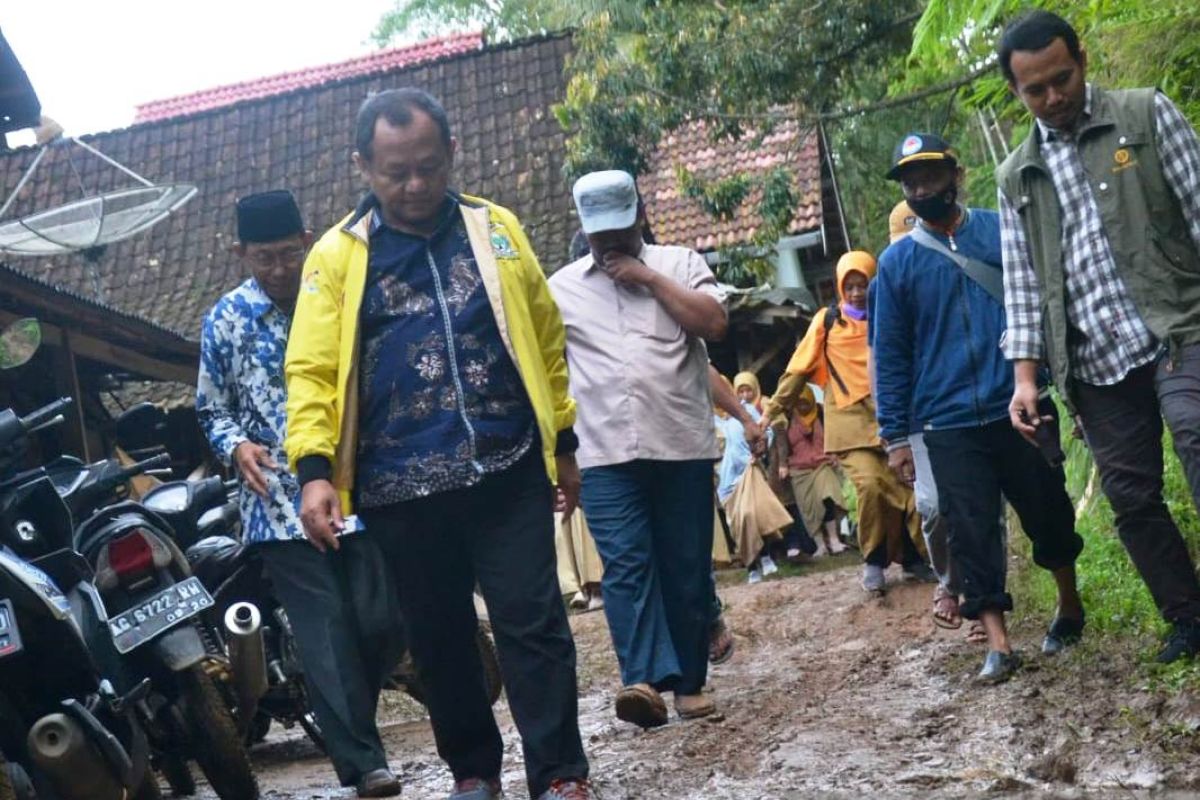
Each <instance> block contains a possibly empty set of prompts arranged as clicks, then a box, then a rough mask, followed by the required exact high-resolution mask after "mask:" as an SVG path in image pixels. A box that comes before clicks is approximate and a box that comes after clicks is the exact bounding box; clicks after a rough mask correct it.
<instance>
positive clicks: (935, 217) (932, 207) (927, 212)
mask: <svg viewBox="0 0 1200 800" xmlns="http://www.w3.org/2000/svg"><path fill="white" fill-rule="evenodd" d="M957 205H958V186H957V185H955V184H953V183H952V184H950V187H949V188H948V189H946V191H944V192H942V193H941V194H935V195H930V196H929V197H922V198H921V199H920V200H917V199H915V198H911V197H910V198H908V207H909V208H911V209H912V210H913V213H914V214H916V215H917V216H918V217H920V218H921V219H923V220H925V221H926V222H941V221H942V220H945V219H946V218H947V217H949V216H950V215H951V214H952V213H954V209H955V207H956V206H957Z"/></svg>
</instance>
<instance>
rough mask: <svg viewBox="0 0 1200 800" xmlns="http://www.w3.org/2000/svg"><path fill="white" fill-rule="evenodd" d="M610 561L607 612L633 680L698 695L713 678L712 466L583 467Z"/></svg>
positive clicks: (592, 518) (591, 522)
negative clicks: (710, 642) (710, 654)
mask: <svg viewBox="0 0 1200 800" xmlns="http://www.w3.org/2000/svg"><path fill="white" fill-rule="evenodd" d="M583 510H584V513H585V514H586V515H587V520H588V527H589V528H590V529H591V531H592V538H593V539H594V540H595V541H596V550H597V551H598V552H599V553H600V560H601V561H603V562H604V582H603V588H604V612H605V614H606V615H607V617H608V626H609V630H610V632H611V635H612V640H613V649H615V650H616V651H617V660H618V662H619V663H620V666H621V680H622V682H623V683H624V684H625V685H626V686H628V685H631V684H635V683H648V684H650V685H651V686H653V687H655V688H656V689H659V690H664V691H665V690H671V691H675V692H676V693H678V694H698V693H699V692H700V690H701V688H703V686H704V684H705V682H706V680H707V677H708V630H709V625H710V623H711V622H712V617H713V609H714V602H719V601H716V599H715V598H716V591H715V587H714V584H713V578H712V535H713V517H712V515H713V505H712V462H711V461H645V460H641V461H630V462H628V463H625V464H615V465H612V466H604V467H592V468H589V469H585V470H584V471H583Z"/></svg>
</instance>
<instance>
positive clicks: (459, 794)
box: [450, 778, 504, 800]
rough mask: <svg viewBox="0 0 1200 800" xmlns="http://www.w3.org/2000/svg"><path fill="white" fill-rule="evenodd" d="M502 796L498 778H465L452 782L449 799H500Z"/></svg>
mask: <svg viewBox="0 0 1200 800" xmlns="http://www.w3.org/2000/svg"><path fill="white" fill-rule="evenodd" d="M503 796H504V792H503V791H501V789H500V779H499V778H491V779H489V780H484V779H483V778H467V779H466V780H462V781H458V782H457V783H455V784H454V791H453V792H451V793H450V800H500V798H501V797H503Z"/></svg>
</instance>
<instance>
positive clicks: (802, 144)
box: [638, 122, 821, 250]
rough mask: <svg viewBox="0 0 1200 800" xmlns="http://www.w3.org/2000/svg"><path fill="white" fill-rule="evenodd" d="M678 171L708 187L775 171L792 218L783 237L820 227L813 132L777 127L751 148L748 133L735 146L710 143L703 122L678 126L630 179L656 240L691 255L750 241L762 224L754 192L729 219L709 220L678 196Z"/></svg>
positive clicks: (694, 203) (691, 202)
mask: <svg viewBox="0 0 1200 800" xmlns="http://www.w3.org/2000/svg"><path fill="white" fill-rule="evenodd" d="M678 166H683V167H686V168H687V169H688V170H689V171H690V172H691V173H693V174H694V175H695V176H696V177H697V178H700V179H701V180H703V181H706V182H714V181H719V180H723V179H726V178H731V177H733V176H735V175H737V174H739V173H744V174H746V175H748V176H750V177H761V176H763V175H764V174H765V173H767V172H769V171H770V170H772V169H774V168H776V167H778V166H783V167H786V168H787V169H788V170H790V171H791V173H792V174H793V176H794V178H795V184H794V186H793V190H794V191H795V192H796V194H797V204H796V211H795V214H794V215H793V216H792V220H791V224H790V225H789V226H788V233H789V234H797V233H804V232H805V231H812V230H817V229H818V228H820V226H821V155H820V145H819V142H818V137H817V135H816V132H815V131H812V130H810V129H807V128H806V129H801V128H800V127H799V126H798V125H797V124H796V123H794V122H788V123H782V124H780V125H779V126H778V127H777V128H776V129H775V130H773V131H772V132H771V133H769V134H767V135H766V136H763V137H762V141H761V142H756V135H755V134H753V133H748V134H746V135H745V136H743V137H742V138H741V139H739V140H736V141H735V140H733V139H730V138H724V139H719V140H717V141H713V140H712V137H711V136H710V134H709V130H708V128H707V126H705V125H704V124H703V123H699V122H697V123H692V124H689V125H685V126H684V127H682V128H679V129H677V130H675V131H672V132H671V133H668V134H667V135H666V136H664V137H663V142H662V144H661V146H660V147H659V150H658V152H657V153H656V154H655V155H654V157H653V158H652V159H651V164H650V169H649V171H648V172H647V174H645V175H643V176H642V177H641V178H639V179H638V186H639V188H640V189H641V192H642V195H643V196H644V197H645V198H646V215H647V217H648V218H649V220H650V227H651V229H652V230H653V231H654V235H655V237H656V238H657V239H658V241H660V242H663V243H664V244H677V245H683V246H686V247H692V248H695V249H697V250H714V249H717V248H719V247H728V246H733V245H738V244H746V243H748V242H750V241H751V240H753V238H754V235H755V233H756V232H757V230H758V228H759V226H761V225H762V218H761V216H760V215H759V214H758V213H757V207H758V203H759V201H760V200H761V197H762V192H761V191H760V190H754V191H752V192H750V193H749V195H748V196H747V197H746V199H745V200H743V201H742V204H741V206H739V208H738V210H737V212H736V213H735V214H734V215H733V218H732V219H730V220H716V219H713V218H712V216H710V215H709V214H708V212H706V211H705V210H704V208H703V207H702V206H701V205H700V203H699V202H698V201H696V200H693V199H691V198H688V197H686V196H684V195H683V193H682V192H681V191H680V190H679V183H678V180H677V177H676V168H677V167H678Z"/></svg>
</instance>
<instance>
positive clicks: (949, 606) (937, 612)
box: [932, 583, 963, 631]
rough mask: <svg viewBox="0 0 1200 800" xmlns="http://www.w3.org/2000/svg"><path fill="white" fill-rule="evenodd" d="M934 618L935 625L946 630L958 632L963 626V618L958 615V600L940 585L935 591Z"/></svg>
mask: <svg viewBox="0 0 1200 800" xmlns="http://www.w3.org/2000/svg"><path fill="white" fill-rule="evenodd" d="M932 616H933V624H934V625H937V626H938V627H939V628H945V629H946V630H950V631H956V630H958V629H959V628H961V627H962V624H963V620H962V617H961V616H960V615H959V613H958V598H957V597H955V596H954V595H952V594H951V593H950V592H949V591H948V590H947V589H946V587H945V586H943V585H942V584H940V583H939V584H938V586H937V588H936V589H934V590H933V612H932Z"/></svg>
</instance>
